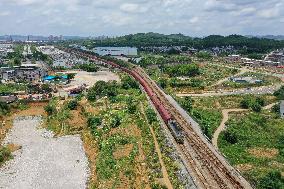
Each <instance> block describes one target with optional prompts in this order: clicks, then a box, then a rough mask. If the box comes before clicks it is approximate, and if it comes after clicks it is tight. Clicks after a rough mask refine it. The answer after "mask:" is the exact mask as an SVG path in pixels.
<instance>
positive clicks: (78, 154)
mask: <svg viewBox="0 0 284 189" xmlns="http://www.w3.org/2000/svg"><path fill="white" fill-rule="evenodd" d="M40 124H41V118H40V117H17V118H16V119H15V120H14V122H13V127H12V129H11V130H10V132H9V133H8V135H7V136H6V138H5V139H4V142H3V143H4V144H11V143H12V144H15V145H19V146H21V148H20V149H19V150H17V151H15V152H14V153H13V155H14V159H13V160H10V161H9V162H7V163H6V164H5V165H4V166H3V167H1V168H0V188H5V189H6V188H7V189H8V188H9V189H10V188H15V189H16V188H27V189H29V188H41V189H42V188H43V189H44V188H48V189H50V188H66V189H73V188H74V189H75V188H76V189H77V188H86V187H87V181H88V173H89V169H88V160H87V157H86V155H85V152H84V148H83V144H82V141H81V139H80V137H79V136H78V135H76V136H65V137H60V138H53V134H52V133H51V132H49V131H47V130H45V129H40V128H39V127H40Z"/></svg>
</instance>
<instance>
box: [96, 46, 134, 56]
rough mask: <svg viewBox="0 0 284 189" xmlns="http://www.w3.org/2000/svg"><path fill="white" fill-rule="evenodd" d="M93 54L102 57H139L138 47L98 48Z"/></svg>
mask: <svg viewBox="0 0 284 189" xmlns="http://www.w3.org/2000/svg"><path fill="white" fill-rule="evenodd" d="M93 52H95V53H97V54H98V55H100V56H137V48H136V47H96V48H94V49H93Z"/></svg>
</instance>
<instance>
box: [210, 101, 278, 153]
mask: <svg viewBox="0 0 284 189" xmlns="http://www.w3.org/2000/svg"><path fill="white" fill-rule="evenodd" d="M275 104H277V102H276V103H272V104H269V105H267V106H265V107H263V109H264V110H269V109H271V108H272V107H273V106H274V105H275ZM248 110H249V109H224V110H222V115H223V119H222V122H221V124H220V126H219V127H218V128H217V129H216V131H215V133H214V134H213V138H212V144H213V146H214V147H215V148H216V149H218V138H219V135H220V133H221V132H222V131H224V130H225V129H226V122H227V121H228V120H229V113H231V112H243V111H248Z"/></svg>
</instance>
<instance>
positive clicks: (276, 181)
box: [259, 171, 284, 189]
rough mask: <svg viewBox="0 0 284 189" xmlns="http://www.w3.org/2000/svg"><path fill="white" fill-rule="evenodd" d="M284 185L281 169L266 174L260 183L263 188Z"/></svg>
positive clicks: (273, 188) (279, 188)
mask: <svg viewBox="0 0 284 189" xmlns="http://www.w3.org/2000/svg"><path fill="white" fill-rule="evenodd" d="M283 185H284V179H283V178H282V176H281V173H280V172H279V171H271V172H269V173H268V174H267V175H266V176H264V177H263V178H262V179H261V180H260V183H259V188H263V189H281V188H283Z"/></svg>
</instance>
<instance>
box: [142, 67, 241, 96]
mask: <svg viewBox="0 0 284 189" xmlns="http://www.w3.org/2000/svg"><path fill="white" fill-rule="evenodd" d="M146 70H147V72H148V74H149V75H150V76H151V78H152V79H154V80H155V81H156V82H157V83H158V84H159V85H160V86H161V87H162V88H164V89H165V90H166V91H168V92H170V93H188V92H192V91H195V92H198V91H203V90H210V89H211V88H210V86H211V85H213V84H214V83H216V82H217V81H219V80H221V79H223V78H226V77H229V76H231V75H234V74H236V73H237V70H235V69H231V68H222V67H220V66H216V65H210V64H202V63H191V62H188V63H187V64H177V65H167V66H164V65H163V66H160V67H150V68H147V69H146Z"/></svg>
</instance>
